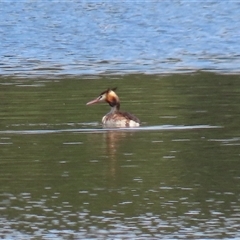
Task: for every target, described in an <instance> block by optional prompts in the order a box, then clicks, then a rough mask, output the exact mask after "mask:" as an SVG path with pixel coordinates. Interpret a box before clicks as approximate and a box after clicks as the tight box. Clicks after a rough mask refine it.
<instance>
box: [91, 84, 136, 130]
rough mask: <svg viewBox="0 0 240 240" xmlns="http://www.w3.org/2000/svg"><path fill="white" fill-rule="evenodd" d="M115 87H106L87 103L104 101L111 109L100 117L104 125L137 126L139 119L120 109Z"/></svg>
mask: <svg viewBox="0 0 240 240" xmlns="http://www.w3.org/2000/svg"><path fill="white" fill-rule="evenodd" d="M115 91H116V88H113V89H107V90H106V91H104V92H102V93H101V94H100V95H99V97H97V98H96V99H94V100H92V101H90V102H88V103H87V105H90V104H94V103H98V102H102V101H106V102H107V103H108V104H109V105H110V107H111V111H110V112H109V113H107V114H106V115H105V116H104V117H103V118H102V123H103V125H104V126H105V127H139V126H140V121H139V119H138V118H137V117H135V116H134V115H132V114H130V113H128V112H122V111H120V100H119V97H118V95H117V94H116V93H115Z"/></svg>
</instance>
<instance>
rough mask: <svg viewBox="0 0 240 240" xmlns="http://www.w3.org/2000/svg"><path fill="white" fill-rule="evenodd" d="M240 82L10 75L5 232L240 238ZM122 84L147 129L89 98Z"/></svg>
mask: <svg viewBox="0 0 240 240" xmlns="http://www.w3.org/2000/svg"><path fill="white" fill-rule="evenodd" d="M239 80H240V77H239V76H238V75H216V74H211V73H196V74H191V75H171V76H154V75H153V76H152V75H151V76H148V75H129V76H128V75H126V76H115V77H96V79H94V78H92V77H91V78H89V79H86V77H83V78H81V77H77V78H69V79H52V80H47V81H46V80H41V79H32V78H27V79H15V78H9V77H7V78H1V96H2V99H1V112H0V117H1V125H0V126H1V128H0V149H1V159H0V186H1V187H0V209H1V217H0V223H1V224H0V225H1V230H0V237H1V238H4V239H92V238H98V239H223V238H224V239H238V238H239V237H240V231H239V224H240V220H239V219H240V208H239V206H240V202H239V201H240V190H239V189H240V172H239V169H240V161H239V160H240V159H239V158H240V150H239V145H240V128H239V114H240V112H239V106H238V103H239V101H240V93H239V91H240V81H239ZM112 85H114V86H116V85H117V86H118V91H117V92H118V94H119V96H120V99H121V103H122V104H121V107H122V108H123V109H125V110H127V111H130V112H132V113H134V114H135V115H136V116H137V117H139V118H140V120H141V121H142V126H141V128H139V129H134V130H129V129H120V130H113V129H102V126H101V117H102V115H103V114H105V113H106V112H107V111H108V110H109V106H107V105H106V104H99V105H93V106H86V105H85V104H86V102H88V101H89V100H91V99H92V98H94V97H95V96H97V95H98V94H99V92H101V91H102V90H104V89H105V87H107V86H112ZM98 89H99V90H98Z"/></svg>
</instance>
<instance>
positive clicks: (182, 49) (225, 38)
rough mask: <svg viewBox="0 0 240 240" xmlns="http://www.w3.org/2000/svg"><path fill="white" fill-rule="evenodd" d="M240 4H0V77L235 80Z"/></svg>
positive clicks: (239, 60)
mask: <svg viewBox="0 0 240 240" xmlns="http://www.w3.org/2000/svg"><path fill="white" fill-rule="evenodd" d="M239 8H240V3H239V1H230V0H229V1H228V0H227V1H217V0H214V1H184V0H180V1H114V2H113V1H97V2H96V1H90V2H89V1H29V0H24V1H15V0H8V1H1V3H0V11H1V12H0V13H1V14H0V34H1V42H0V75H8V76H17V77H36V76H43V77H46V76H47V77H49V78H50V77H51V78H52V76H53V75H54V76H55V77H57V76H66V75H68V76H75V75H100V74H105V75H106V74H123V73H124V74H129V73H148V74H159V73H165V74H166V73H173V72H175V73H185V72H195V71H196V70H205V71H206V70H207V71H213V72H221V73H239V65H240V45H239V42H240V31H239V22H240V14H239Z"/></svg>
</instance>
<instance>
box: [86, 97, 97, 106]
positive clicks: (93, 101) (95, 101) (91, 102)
mask: <svg viewBox="0 0 240 240" xmlns="http://www.w3.org/2000/svg"><path fill="white" fill-rule="evenodd" d="M98 102H100V100H99V98H96V99H94V100H92V101H90V102H88V103H87V104H86V105H91V104H94V103H98Z"/></svg>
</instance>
